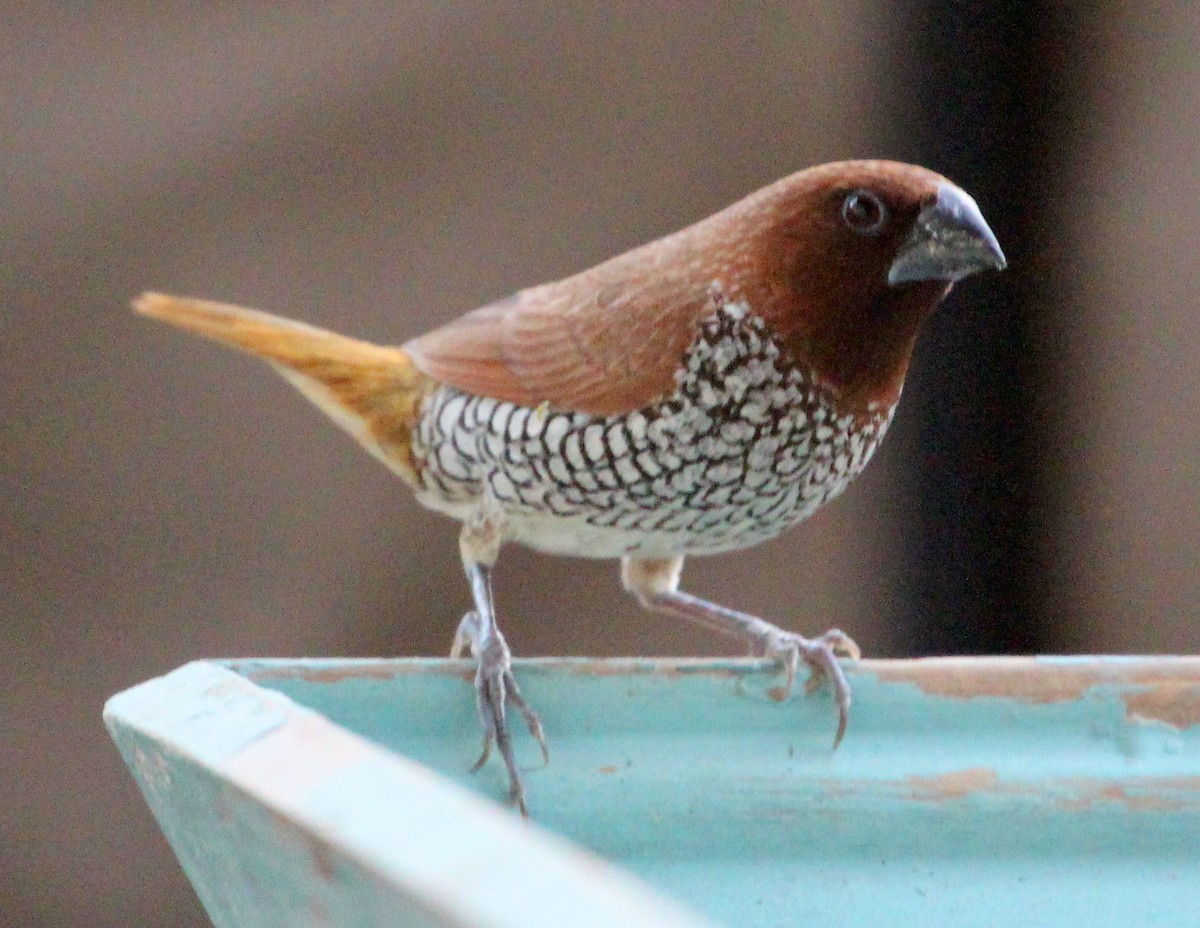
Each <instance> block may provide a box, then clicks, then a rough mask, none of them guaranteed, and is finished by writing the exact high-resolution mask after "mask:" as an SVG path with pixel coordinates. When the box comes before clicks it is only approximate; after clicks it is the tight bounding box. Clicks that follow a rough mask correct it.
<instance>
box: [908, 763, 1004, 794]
mask: <svg viewBox="0 0 1200 928" xmlns="http://www.w3.org/2000/svg"><path fill="white" fill-rule="evenodd" d="M904 782H905V783H906V784H907V785H908V787H909V788H910V789H911V790H912V798H913V799H917V800H923V801H926V802H945V801H947V800H952V799H964V798H966V797H967V796H969V795H971V794H972V793H982V792H989V793H990V792H995V791H996V787H997V785H998V784H999V782H1000V778H999V777H998V776H996V771H995V770H993V769H992V768H991V767H971V768H969V769H967V770H955V771H952V772H951V773H942V774H938V775H937V776H931V777H922V776H910V777H906V778H905V780H904Z"/></svg>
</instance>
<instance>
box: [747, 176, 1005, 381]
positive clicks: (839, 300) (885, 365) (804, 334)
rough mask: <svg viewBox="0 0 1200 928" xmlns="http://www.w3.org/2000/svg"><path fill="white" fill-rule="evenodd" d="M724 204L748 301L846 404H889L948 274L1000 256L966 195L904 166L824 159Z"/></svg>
mask: <svg viewBox="0 0 1200 928" xmlns="http://www.w3.org/2000/svg"><path fill="white" fill-rule="evenodd" d="M730 212H731V213H732V214H733V215H731V216H730V218H731V219H734V220H735V221H736V222H737V224H739V225H742V226H743V228H742V230H741V236H740V237H741V241H742V243H743V248H744V249H745V250H743V251H742V255H743V256H744V258H745V259H746V260H745V261H744V266H745V273H744V274H742V275H739V276H740V277H741V279H742V281H744V282H745V284H746V285H747V286H746V287H745V288H744V289H746V290H747V291H749V290H755V289H757V290H759V291H760V292H759V293H757V294H753V293H750V292H747V293H746V295H747V296H748V297H750V299H751V303H752V305H760V306H764V307H767V310H766V313H767V315H768V316H769V322H770V324H771V326H772V328H773V329H774V330H775V332H776V334H777V336H778V337H780V338H781V340H782V341H783V342H784V343H785V345H786V346H787V347H788V349H789V351H790V352H791V354H792V355H793V357H794V359H795V360H796V361H797V362H798V363H801V364H804V365H806V366H808V367H810V368H811V369H812V370H813V372H814V373H815V374H817V376H819V377H820V378H821V379H823V380H824V381H826V382H827V383H828V384H829V385H830V386H831V387H834V388H836V389H837V390H838V391H839V392H840V393H841V394H842V395H843V396H844V397H845V398H846V400H847V401H848V402H851V403H854V404H855V405H858V404H859V403H861V404H862V405H865V403H866V402H871V401H875V402H878V403H887V404H890V403H893V402H895V399H896V398H898V396H899V392H900V388H901V386H902V385H903V381H904V375H905V373H906V371H907V368H908V362H909V358H910V357H911V354H912V348H913V344H914V342H915V340H916V336H917V332H918V330H919V329H920V326H921V323H922V322H924V320H925V319H926V318H927V317H928V316H929V315H930V313H932V311H933V310H934V309H935V308H936V306H937V305H938V303H940V302H941V301H942V299H943V298H944V297H945V296H946V294H947V293H948V292H949V290H950V287H951V286H952V285H953V284H954V282H955V281H958V280H961V279H962V278H964V277H967V276H969V275H971V274H974V273H976V272H978V271H982V270H987V269H996V270H1000V269H1002V268H1004V266H1005V263H1006V262H1005V259H1004V254H1003V253H1002V252H1001V250H1000V246H999V244H998V243H997V241H996V237H995V236H994V235H993V234H992V231H991V229H989V228H988V225H987V223H986V222H985V221H984V218H983V216H982V214H981V213H980V212H979V207H978V206H976V204H975V201H974V200H973V199H972V198H971V197H970V196H969V195H968V194H967V193H966V192H964V191H963V190H962V189H960V188H959V187H957V186H955V185H954V184H952V183H951V182H950V181H948V180H947V179H946V178H944V177H942V176H941V175H939V174H935V173H934V172H932V171H928V170H926V169H924V168H919V167H915V166H913V165H908V164H899V163H896V162H891V161H845V162H838V163H834V164H826V165H821V166H820V167H816V168H810V169H809V170H807V171H801V172H799V173H798V174H793V175H791V176H790V177H786V178H784V179H783V180H781V181H779V182H778V183H776V184H773V185H771V186H770V187H767V188H765V189H764V190H761V191H759V192H758V193H757V194H755V195H753V196H751V197H749V198H748V199H747V200H744V201H742V203H740V204H737V206H735V207H734V208H733V209H732V210H731V211H730ZM752 281H753V282H754V283H752Z"/></svg>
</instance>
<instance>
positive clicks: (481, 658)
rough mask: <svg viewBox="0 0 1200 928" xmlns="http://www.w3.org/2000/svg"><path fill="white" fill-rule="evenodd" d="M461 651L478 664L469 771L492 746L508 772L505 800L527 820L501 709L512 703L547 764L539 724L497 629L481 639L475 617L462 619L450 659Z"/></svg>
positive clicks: (472, 614)
mask: <svg viewBox="0 0 1200 928" xmlns="http://www.w3.org/2000/svg"><path fill="white" fill-rule="evenodd" d="M464 648H467V649H469V650H470V652H471V654H473V655H474V657H475V659H476V660H477V661H478V662H479V667H478V670H477V671H476V673H475V704H476V706H477V707H478V709H479V721H480V723H481V724H482V726H483V752H482V753H481V754H480V755H479V760H478V761H476V762H475V766H474V767H472V768H471V770H472V772H474V771H476V770H478V769H479V768H480V767H482V766H483V765H484V764H485V763H486V762H487V759H488V757H489V756H490V755H491V753H492V746H493V745H495V746H496V747H498V748H499V749H500V756H501V757H503V758H504V766H505V767H506V768H507V769H508V784H509V792H508V795H509V800H510V801H511V802H512V804H513V805H515V806H516V807H517V808H518V809H519V810H520V812H521V814H522V815H523V816H525V817H526V818H528V817H529V808H528V806H527V805H526V803H525V784H524V781H523V780H522V779H521V772H520V770H519V769H518V768H517V760H516V756H515V755H514V754H513V745H512V734H511V733H510V732H509V728H508V720H507V718H506V713H505V707H506V705H507V704H508V703H512V705H514V706H516V708H517V709H518V710H519V711H520V713H521V715H523V716H524V717H525V724H526V725H527V726H528V727H529V733H530V734H531V735H533V737H534V740H536V741H537V743H538V746H539V747H541V749H542V759H543V760H544V761H545V762H546V763H549V762H550V749H549V748H548V747H547V745H546V735H545V733H544V732H543V731H542V721H541V719H539V718H538V715H537V713H536V712H534V711H533V709H532V708H530V706H529V703H527V702H526V701H525V697H523V696H522V695H521V689H520V687H518V686H517V681H516V678H515V677H514V676H513V672H512V654H511V652H510V651H509V650H508V644H507V642H505V640H504V636H503V635H501V634H500V630H499V629H495V628H493V629H492V630H491V632H490V634H488V635H487V636H486V637H483V636H482V635H481V633H480V622H479V615H478V613H476V612H473V611H472V612H468V613H467V614H466V615H465V616H463V619H462V622H460V623H459V625H458V631H457V632H456V633H455V635H454V644H453V646H452V647H451V649H450V656H451V657H452V658H457V657H461V656H462V653H463V649H464Z"/></svg>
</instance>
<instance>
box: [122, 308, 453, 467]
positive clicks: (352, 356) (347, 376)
mask: <svg viewBox="0 0 1200 928" xmlns="http://www.w3.org/2000/svg"><path fill="white" fill-rule="evenodd" d="M133 308H134V309H135V310H136V311H137V312H139V313H141V314H142V315H144V316H151V317H153V318H155V319H161V320H163V321H164V322H170V323H172V324H174V325H177V326H179V327H181V328H184V329H188V330H189V331H191V332H195V333H196V334H198V335H203V336H205V337H206V338H212V339H215V340H216V341H219V342H224V343H225V344H227V345H231V346H233V347H235V348H240V349H241V350H242V351H246V352H248V353H250V354H253V355H256V356H257V357H260V358H262V359H263V360H265V361H267V362H268V363H270V364H271V366H272V367H274V368H275V369H276V370H277V371H278V372H279V373H280V374H282V375H283V376H284V377H285V378H286V379H287V380H288V381H289V382H290V383H291V384H292V385H293V386H295V387H296V388H297V389H298V390H299V391H300V392H301V393H303V394H304V395H305V396H306V397H308V399H309V400H311V401H312V402H313V403H315V404H316V405H317V406H318V407H319V408H320V409H321V410H323V411H324V412H325V413H326V414H327V415H328V416H329V417H330V418H332V419H333V420H334V421H335V422H337V423H338V425H340V426H341V427H342V428H344V429H345V430H346V431H347V432H349V433H350V434H351V435H352V436H353V437H354V438H355V439H357V440H358V441H359V442H360V443H361V444H362V445H363V446H364V447H365V448H366V449H367V450H368V451H370V452H371V453H372V454H373V455H375V457H377V458H379V460H381V461H383V463H384V464H386V465H387V466H388V467H390V468H391V469H392V470H394V471H395V472H396V473H398V474H399V475H400V476H402V477H404V478H405V479H406V480H408V481H410V482H414V483H415V482H416V479H417V468H416V464H415V462H414V460H413V454H412V432H413V428H414V426H415V425H416V422H417V419H418V418H419V416H420V412H421V402H422V400H423V399H424V398H425V396H426V395H428V393H429V392H430V391H431V390H433V389H434V388H435V387H436V384H435V383H434V382H433V381H432V380H430V379H429V378H428V377H426V376H425V375H424V374H422V373H421V372H420V371H419V370H417V368H416V366H415V365H414V364H413V362H412V359H411V358H410V357H409V355H408V354H407V352H405V351H404V350H403V349H401V348H392V347H384V346H380V345H372V344H370V343H369V342H363V341H359V340H357V339H354V338H347V337H346V336H344V335H337V334H336V333H334V332H328V331H326V330H324V329H318V328H316V327H315V326H311V325H305V324H304V323H303V322H296V321H294V320H291V319H284V318H283V317H281V316H273V315H271V314H270V313H264V312H259V311H258V310H255V309H245V308H243V307H241V306H231V305H228V304H226V303H212V302H209V301H207V300H193V299H189V298H186V297H174V296H167V295H165V294H162V293H143V294H142V295H141V296H140V297H138V298H137V299H136V300H134V301H133Z"/></svg>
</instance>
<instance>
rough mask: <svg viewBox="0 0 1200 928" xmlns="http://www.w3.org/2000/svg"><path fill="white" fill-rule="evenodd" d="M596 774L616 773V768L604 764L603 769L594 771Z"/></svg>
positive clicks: (599, 768)
mask: <svg viewBox="0 0 1200 928" xmlns="http://www.w3.org/2000/svg"><path fill="white" fill-rule="evenodd" d="M596 772H597V773H616V772H617V767H616V765H614V764H605V765H604V766H603V767H598V768H597V769H596Z"/></svg>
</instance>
